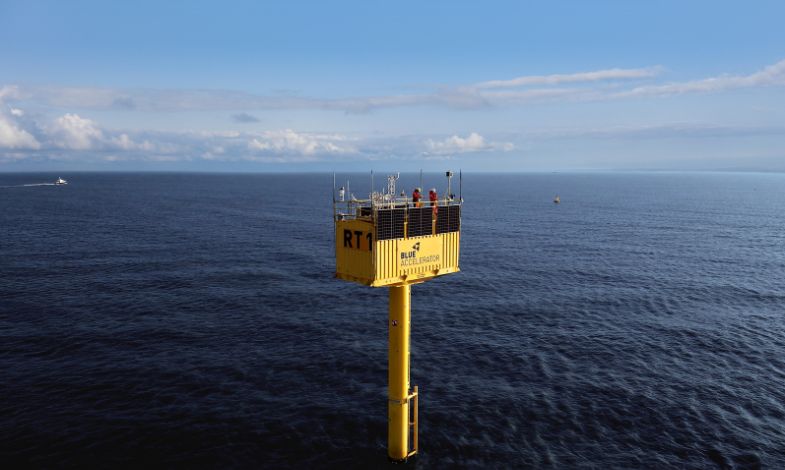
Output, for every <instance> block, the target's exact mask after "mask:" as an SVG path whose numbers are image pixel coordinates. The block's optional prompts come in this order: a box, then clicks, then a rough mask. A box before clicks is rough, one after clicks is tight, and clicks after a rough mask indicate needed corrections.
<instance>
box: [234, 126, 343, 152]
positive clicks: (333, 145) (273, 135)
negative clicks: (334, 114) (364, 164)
mask: <svg viewBox="0 0 785 470" xmlns="http://www.w3.org/2000/svg"><path fill="white" fill-rule="evenodd" d="M345 140H346V139H345V138H343V137H341V136H337V135H317V134H298V133H296V132H294V131H293V130H291V129H286V130H282V131H269V132H265V133H263V134H262V135H260V136H259V137H255V138H253V139H251V140H250V141H249V142H248V148H250V149H251V150H254V151H263V152H271V153H277V154H281V153H295V154H299V155H315V154H322V153H324V154H347V153H355V152H356V150H355V149H354V148H352V147H351V146H349V145H346V143H345Z"/></svg>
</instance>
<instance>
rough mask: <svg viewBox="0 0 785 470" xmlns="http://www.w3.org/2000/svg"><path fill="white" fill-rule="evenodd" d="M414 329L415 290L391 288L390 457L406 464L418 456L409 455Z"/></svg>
mask: <svg viewBox="0 0 785 470" xmlns="http://www.w3.org/2000/svg"><path fill="white" fill-rule="evenodd" d="M410 326H411V286H410V285H408V284H407V285H403V286H395V287H390V318H389V324H388V328H389V330H390V335H389V343H388V353H387V354H388V362H389V366H388V377H387V378H388V388H387V398H388V405H387V406H388V422H387V455H388V456H389V457H390V459H391V460H394V461H402V460H406V459H407V458H408V457H410V456H411V455H413V454H414V452H416V449H415V451H414V452H410V451H409V432H410V429H411V428H410V426H411V424H410V421H409V402H410V397H411V394H410V393H409V389H410V381H409V333H410Z"/></svg>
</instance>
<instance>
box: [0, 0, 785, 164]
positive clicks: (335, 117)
mask: <svg viewBox="0 0 785 470" xmlns="http://www.w3.org/2000/svg"><path fill="white" fill-rule="evenodd" d="M226 3H227V2H221V3H219V2H193V1H189V2H146V1H135V2H125V3H120V2H105V1H104V2H82V1H71V2H36V1H29V0H28V1H18V2H14V1H2V2H0V44H2V45H3V47H0V171H26V170H41V171H48V170H195V171H202V170H204V171H222V170H224V171H321V170H332V169H336V170H341V171H344V170H357V171H366V170H369V169H374V170H401V171H413V170H415V169H418V168H425V169H441V168H444V167H452V168H463V169H464V170H469V171H486V170H487V171H551V170H598V169H626V170H636V169H674V170H684V169H687V170H690V169H705V170H723V169H749V170H780V171H782V170H785V27H783V18H785V4H783V3H782V2H774V1H771V2H765V1H760V2H744V3H742V2H721V1H713V2H708V1H707V2H702V1H690V2H684V1H656V2H654V1H652V2H634V1H621V0H618V1H591V2H590V1H553V2H538V3H533V2H472V3H470V2H454V1H451V2H447V1H443V2H430V3H427V4H425V5H424V4H423V3H425V2H384V3H382V2H296V1H288V2H280V3H272V2H270V3H262V2H247V3H246V2H233V3H232V4H231V5H227V4H226Z"/></svg>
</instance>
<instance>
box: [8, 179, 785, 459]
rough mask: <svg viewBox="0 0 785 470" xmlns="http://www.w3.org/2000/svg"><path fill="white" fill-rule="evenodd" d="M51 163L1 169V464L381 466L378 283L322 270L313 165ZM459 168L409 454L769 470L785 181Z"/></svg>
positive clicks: (323, 241) (416, 369)
mask: <svg viewBox="0 0 785 470" xmlns="http://www.w3.org/2000/svg"><path fill="white" fill-rule="evenodd" d="M44 176H45V177H42V175H40V174H0V186H2V187H1V188H0V377H2V380H0V461H2V462H3V466H4V468H16V467H37V468H40V467H46V468H52V467H55V468H60V467H78V468H84V467H95V466H100V467H104V468H110V467H115V468H116V467H134V468H139V467H140V466H153V467H167V468H183V467H190V468H193V467H211V468H259V467H262V468H292V467H295V468H299V467H306V466H307V467H315V468H322V467H339V466H340V467H344V468H347V467H348V468H372V467H376V466H379V465H384V464H386V450H385V449H386V433H387V429H386V419H387V410H386V408H387V403H386V402H387V399H386V386H387V310H386V308H387V292H386V290H385V289H371V288H366V287H362V286H358V285H353V284H349V283H345V282H341V281H338V280H335V279H333V270H334V256H333V248H332V246H333V233H332V230H333V224H332V221H331V202H330V191H331V188H332V175H317V174H306V175H302V174H301V175H270V174H267V175H264V174H256V175H247V174H246V175H241V174H221V175H210V174H166V173H162V174H133V173H128V174H122V173H121V174H109V173H105V174H101V173H72V174H65V173H64V174H62V176H63V177H65V178H66V179H68V180H69V183H70V184H69V185H68V186H20V185H24V184H32V183H36V182H40V181H49V180H54V178H55V177H56V176H61V175H51V176H50V175H44ZM341 178H342V179H343V177H341ZM351 178H352V180H351V189H352V191H353V192H354V193H355V194H356V195H357V196H358V197H364V196H365V195H366V194H367V191H368V188H367V185H368V177H367V175H353V176H351ZM425 178H426V181H425V186H426V187H431V186H437V187H438V188H440V189H442V188H443V187H444V186H445V182H444V177H443V176H439V175H426V177H425ZM377 179H379V178H377ZM463 180H464V181H463V183H464V185H463V197H464V198H465V200H466V204H465V207H464V213H463V225H462V244H461V249H462V252H461V269H462V272H461V273H459V274H455V275H451V276H445V277H444V278H441V279H438V280H434V281H431V282H429V283H426V284H422V285H417V286H414V287H413V289H412V321H413V327H412V340H411V342H412V365H411V374H412V383H413V384H417V385H419V387H420V390H421V406H420V443H421V452H420V454H419V455H418V456H417V457H416V459H414V461H412V462H410V466H416V467H421V468H451V467H482V468H526V467H533V468H544V467H551V468H674V467H675V468H761V467H762V468H785V250H784V249H783V248H785V230H783V227H784V226H785V191H784V190H783V188H785V175H782V174H742V173H716V174H708V173H650V174H644V173H637V174H636V173H583V174H561V173H556V174H519V175H484V174H469V175H464V177H463ZM415 184H417V177H416V176H415V175H402V177H401V180H400V181H399V188H401V187H403V188H405V189H407V190H410V189H411V188H412V187H413V186H414V185H415ZM557 193H558V194H559V195H560V196H561V200H562V203H561V204H559V205H556V204H553V202H552V198H553V197H554V196H555V195H556V194H557ZM9 463H10V464H11V466H10V467H9V466H6V465H8V464H9Z"/></svg>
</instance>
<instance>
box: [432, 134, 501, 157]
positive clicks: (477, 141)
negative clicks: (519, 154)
mask: <svg viewBox="0 0 785 470" xmlns="http://www.w3.org/2000/svg"><path fill="white" fill-rule="evenodd" d="M425 148H426V149H427V150H426V152H425V153H426V154H428V155H448V154H455V153H467V152H485V151H490V150H501V151H504V152H509V151H510V150H513V149H514V148H515V146H514V145H513V144H512V143H509V142H501V143H491V142H486V140H485V138H484V137H483V136H481V135H480V134H478V133H476V132H472V133H471V134H469V135H468V136H466V137H460V136H458V135H453V136H451V137H448V138H446V139H444V140H438V141H435V140H432V139H428V140H426V141H425Z"/></svg>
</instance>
